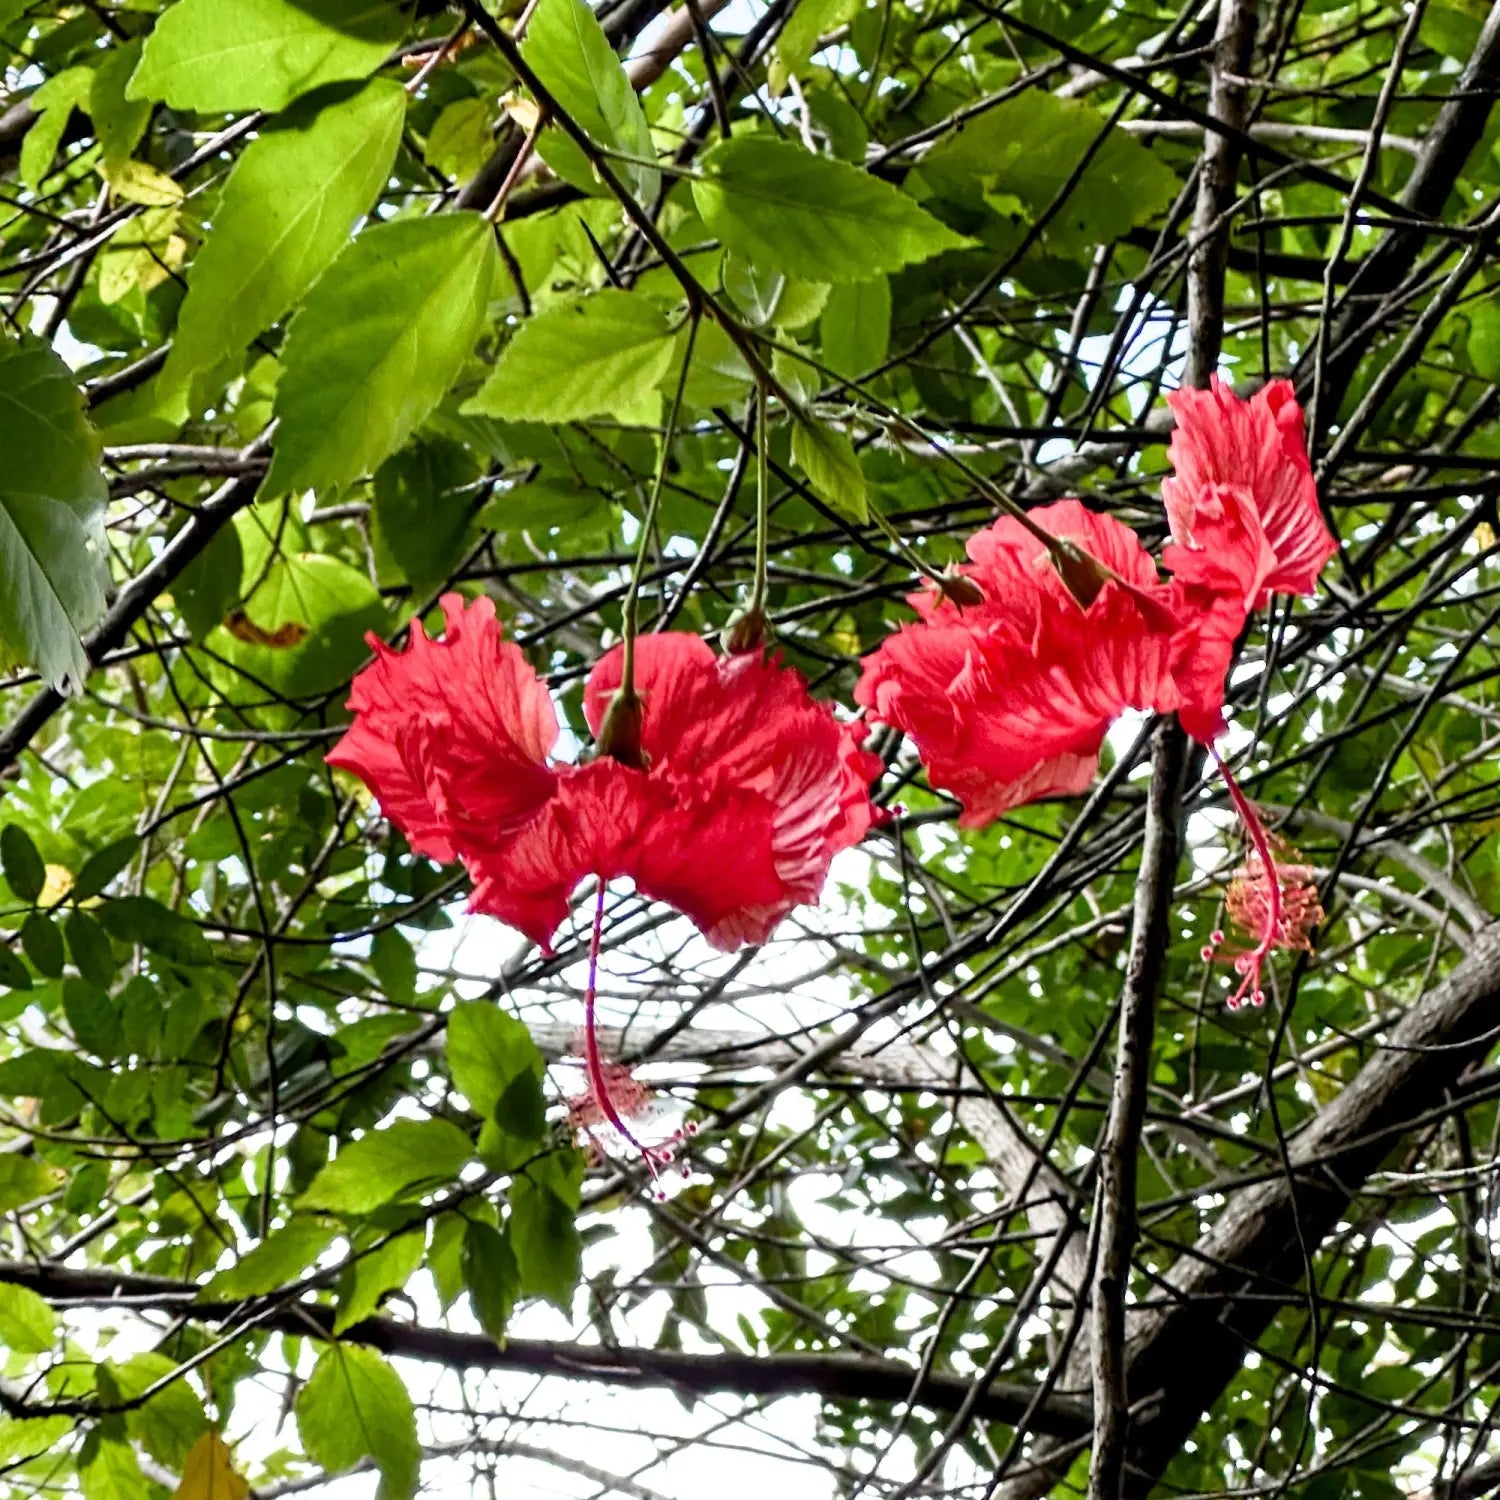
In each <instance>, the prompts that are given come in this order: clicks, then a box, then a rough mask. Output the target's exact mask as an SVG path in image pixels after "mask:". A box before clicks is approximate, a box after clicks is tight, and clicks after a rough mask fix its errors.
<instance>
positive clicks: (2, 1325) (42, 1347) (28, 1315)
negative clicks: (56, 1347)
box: [0, 1281, 57, 1354]
mask: <svg viewBox="0 0 1500 1500" xmlns="http://www.w3.org/2000/svg"><path fill="white" fill-rule="evenodd" d="M56 1342H57V1317H56V1315H55V1314H54V1313H53V1311H52V1308H51V1307H50V1306H49V1305H48V1303H47V1299H46V1298H45V1297H42V1296H39V1295H38V1294H37V1293H36V1292H34V1291H32V1290H31V1288H30V1287H24V1286H16V1285H15V1284H14V1283H13V1282H9V1281H0V1348H5V1349H13V1350H15V1352H16V1353H17V1354H45V1353H46V1352H47V1350H49V1349H50V1348H51V1347H52V1346H53V1344H55V1343H56Z"/></svg>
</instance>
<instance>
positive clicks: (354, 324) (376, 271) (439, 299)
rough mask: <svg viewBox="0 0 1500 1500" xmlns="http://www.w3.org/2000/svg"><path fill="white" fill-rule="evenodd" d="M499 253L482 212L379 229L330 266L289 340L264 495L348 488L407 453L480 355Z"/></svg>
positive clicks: (379, 226) (294, 323)
mask: <svg viewBox="0 0 1500 1500" xmlns="http://www.w3.org/2000/svg"><path fill="white" fill-rule="evenodd" d="M497 258H498V257H497V254H496V251H495V236H494V232H493V230H492V229H491V228H490V226H489V225H488V224H486V223H485V221H484V220H483V219H482V218H481V217H480V216H479V215H478V214H470V213H445V214H434V215H432V216H431V217H430V218H421V219H400V220H397V221H396V222H394V223H390V224H377V225H375V226H373V227H372V228H369V229H367V230H365V232H364V233H363V234H361V235H360V236H359V237H358V238H357V239H356V240H355V241H354V242H353V244H351V245H350V246H349V247H348V249H346V250H345V251H344V253H343V254H342V255H340V256H339V258H338V259H337V260H336V261H334V263H333V264H332V265H331V266H330V267H329V268H328V270H327V272H326V273H325V274H324V276H323V278H322V279H321V280H320V281H319V282H318V284H317V286H316V287H314V289H313V291H312V293H311V295H310V296H309V297H308V299H307V302H306V304H305V305H304V306H303V308H302V311H301V312H299V313H298V314H297V316H296V317H295V318H293V320H292V324H291V327H290V329H289V330H288V333H287V342H286V350H285V364H286V369H285V373H284V374H283V375H282V377H281V382H280V384H279V385H278V386H277V388H276V415H277V418H278V419H279V423H280V425H279V427H278V429H277V433H276V456H275V458H274V460H273V461H272V464H271V472H270V473H269V474H268V475H267V476H266V484H265V489H264V491H263V494H264V495H267V496H272V495H280V494H285V493H286V492H287V491H288V490H303V489H319V488H325V487H333V486H337V485H341V484H347V483H348V482H349V481H351V480H354V479H358V478H360V477H361V476H362V475H364V474H368V473H370V472H371V471H372V470H374V469H376V468H378V467H379V466H380V464H381V463H382V462H383V461H384V460H385V459H386V458H388V457H389V456H390V455H391V454H392V453H394V452H396V450H397V449H399V448H400V447H401V445H402V444H403V443H404V442H405V441H406V439H407V437H408V436H409V435H410V433H411V432H412V431H413V430H414V429H415V428H416V427H417V425H418V424H419V423H420V422H421V421H422V420H423V419H424V418H426V417H427V416H428V414H429V413H430V412H431V411H432V410H433V408H434V407H436V405H437V404H438V402H439V401H440V400H442V398H443V394H444V392H446V391H447V389H448V387H449V386H451V385H452V384H453V382H454V380H456V379H457V377H458V373H459V371H460V370H461V369H462V368H463V364H464V361H465V360H466V359H468V357H469V355H470V354H471V353H472V352H473V349H474V344H475V341H476V340H477V339H478V337H479V333H480V330H481V328H482V327H483V325H484V317H485V311H486V307H487V304H488V300H489V289H490V283H491V280H492V278H493V275H494V268H495V265H496V261H497Z"/></svg>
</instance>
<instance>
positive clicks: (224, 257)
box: [162, 79, 406, 534]
mask: <svg viewBox="0 0 1500 1500" xmlns="http://www.w3.org/2000/svg"><path fill="white" fill-rule="evenodd" d="M405 118H406V92H405V90H404V89H403V88H402V87H401V85H400V84H399V83H394V82H391V81H389V80H386V79H375V80H373V81H371V82H370V83H368V84H366V85H365V87H364V88H362V89H360V90H359V91H358V92H357V93H355V94H353V95H348V94H346V93H344V92H342V91H340V92H339V93H338V94H336V95H332V96H331V95H329V94H327V93H325V94H320V95H319V96H317V97H316V98H313V99H308V100H306V101H304V102H303V103H301V104H299V105H298V106H297V108H296V109H294V110H291V111H289V112H288V113H287V114H286V115H285V116H284V117H283V118H282V119H281V120H280V121H278V122H277V124H276V125H275V126H274V127H272V128H270V129H267V130H264V131H262V132H261V134H260V135H258V136H257V137H256V139H255V140H253V141H252V142H251V143H250V144H249V145H248V146H247V147H246V148H245V151H244V154H243V155H242V156H241V157H240V159H239V161H238V162H237V163H236V164H235V167H234V170H233V171H232V172H231V173H230V175H229V181H228V182H227V183H226V184H225V185H224V195H223V198H222V199H221V200H220V203H219V207H218V210H217V211H216V213H215V214H214V222H213V229H212V232H211V233H210V234H209V236H208V239H207V241H206V242H205V243H204V246H203V248H202V250H200V251H199V252H198V256H197V258H196V259H195V260H194V262H193V265H192V268H191V270H190V271H189V273H188V293H187V297H186V298H185V299H184V301H183V304H182V310H181V312H180V313H179V314H178V318H177V332H176V334H175V336H174V338H173V340H172V350H171V353H170V355H169V356H168V358H167V366H166V369H165V370H164V371H163V373H162V382H163V383H164V384H165V385H169V386H181V385H182V384H183V383H184V382H185V381H186V380H187V378H188V377H189V376H190V375H191V374H193V373H194V372H195V371H198V370H207V369H211V368H213V367H215V366H217V365H219V364H221V363H222V362H223V360H224V357H225V355H226V354H235V353H239V352H240V351H241V350H243V349H245V348H247V347H248V346H249V344H250V343H251V341H252V340H253V339H254V338H255V337H256V335H257V334H259V333H261V332H263V331H264V330H265V329H267V328H269V327H270V326H271V325H272V324H273V323H275V322H276V321H277V320H278V319H279V318H281V317H283V316H285V314H286V313H287V312H289V311H290V310H291V309H292V308H293V307H295V306H296V305H297V303H298V302H299V301H301V299H302V298H303V296H304V295H306V293H307V290H308V288H309V287H311V286H312V285H313V283H314V282H315V281H317V279H318V277H319V276H321V275H322V274H323V272H324V271H325V270H326V269H327V268H328V267H329V266H330V265H331V264H332V263H333V261H334V259H335V258H336V257H337V255H338V254H339V252H340V251H341V250H343V249H344V248H345V246H346V245H347V244H348V242H349V231H350V230H351V229H352V228H353V227H354V225H355V224H356V223H357V222H358V220H359V218H360V216H361V215H362V214H364V213H366V212H367V211H368V210H369V207H370V205H371V204H372V203H373V202H374V201H375V198H376V196H377V195H378V194H379V192H380V189H381V187H382V186H383V185H384V184H385V181H386V179H387V178H388V177H389V175H390V171H391V164H392V163H393V162H394V161H395V158H396V147H397V146H398V145H399V144H400V140H401V126H402V123H403V121H404V120H405ZM221 534H222V533H221Z"/></svg>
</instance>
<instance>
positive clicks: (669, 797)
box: [584, 632, 882, 948]
mask: <svg viewBox="0 0 1500 1500" xmlns="http://www.w3.org/2000/svg"><path fill="white" fill-rule="evenodd" d="M622 662H623V653H622V651H621V649H620V648H618V647H617V648H615V649H614V650H613V651H610V652H608V653H607V654H606V655H605V656H604V657H603V658H601V660H600V661H599V662H598V664H597V665H596V666H595V668H594V670H593V672H592V673H590V675H589V681H588V685H587V688H586V689H585V693H584V713H585V716H586V717H587V718H588V720H589V723H590V725H591V726H592V727H594V728H595V730H596V731H597V728H598V725H599V724H600V723H601V722H602V720H603V715H604V710H605V708H606V706H607V705H608V703H609V700H610V698H611V697H612V696H613V694H614V692H615V691H616V689H617V688H618V687H619V685H620V674H621V670H622ZM635 686H636V691H637V692H638V693H639V694H640V697H641V700H642V704H643V719H642V731H641V744H642V748H643V749H644V750H645V752H646V754H647V755H648V756H649V757H650V767H649V771H648V773H647V774H648V780H649V782H650V784H651V788H652V796H653V806H654V807H655V808H657V809H658V816H657V820H656V821H655V822H654V823H653V824H651V825H650V826H647V827H646V828H645V829H644V830H643V834H642V838H641V840H640V844H639V847H638V849H637V851H636V853H635V855H634V857H633V863H634V869H633V871H632V873H633V874H634V877H635V880H636V884H637V886H638V887H639V888H640V889H641V890H643V891H645V892H646V893H647V894H650V895H653V896H655V897H657V899H659V900H663V901H666V902H668V903H669V904H671V905H673V906H675V907H676V908H677V909H678V910H679V911H681V912H683V914H684V915H686V916H687V917H689V918H690V919H691V920H692V921H693V922H694V923H695V924H696V925H697V926H698V927H699V928H700V930H702V931H703V933H704V934H705V936H707V937H708V939H709V941H710V942H712V943H714V944H715V945H716V946H719V947H725V948H730V947H735V946H737V945H738V944H739V943H742V942H761V941H763V940H764V938H765V937H766V936H768V935H769V933H770V930H771V928H773V927H774V926H775V925H776V923H777V922H778V921H779V920H780V919H781V917H783V916H785V915H786V913H787V912H789V911H790V910H791V909H792V908H793V907H794V906H797V905H800V904H803V903H812V902H816V901H817V900H818V898H819V896H820V894H821V892H822V888H823V882H824V880H825V878H826V877H827V874H828V867H829V864H830V863H831V861H832V859H833V856H834V855H835V854H836V853H838V852H839V851H840V850H841V849H847V848H850V847H851V846H853V845H854V844H857V843H858V842H859V841H860V840H861V839H862V838H864V836H865V834H866V833H867V832H868V831H869V829H870V826H871V824H872V823H873V822H874V821H875V819H876V816H877V814H876V809H875V808H874V806H873V804H872V803H871V801H870V791H869V788H870V783H871V781H872V780H873V779H874V778H875V777H876V776H878V775H879V774H880V771H881V769H882V767H881V764H880V761H879V759H878V757H876V756H873V755H870V754H868V753H867V752H865V751H864V750H862V749H861V748H860V746H861V743H862V741H863V737H864V731H863V729H862V728H860V727H859V726H855V725H849V724H842V723H840V722H839V720H838V719H837V718H835V716H834V713H833V710H832V709H831V708H830V707H829V706H828V705H827V704H826V703H818V702H815V701H814V700H813V699H812V698H811V697H810V696H809V695H808V692H807V684H806V682H805V681H804V680H803V678H802V677H801V675H800V674H799V673H797V672H795V671H793V670H792V669H791V668H789V667H783V666H781V665H779V664H778V663H776V662H775V661H768V660H766V659H764V658H763V657H761V656H759V655H756V654H755V653H749V652H747V653H742V654H739V655H735V656H729V657H718V656H715V655H714V653H713V651H712V650H711V649H710V648H709V647H708V646H707V645H705V644H704V642H703V641H701V640H700V639H699V638H698V637H697V636H693V635H687V634H684V633H682V632H665V633H662V634H659V635H651V636H644V637H642V638H641V639H640V640H638V641H637V642H636V661H635ZM768 877H769V880H768Z"/></svg>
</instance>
